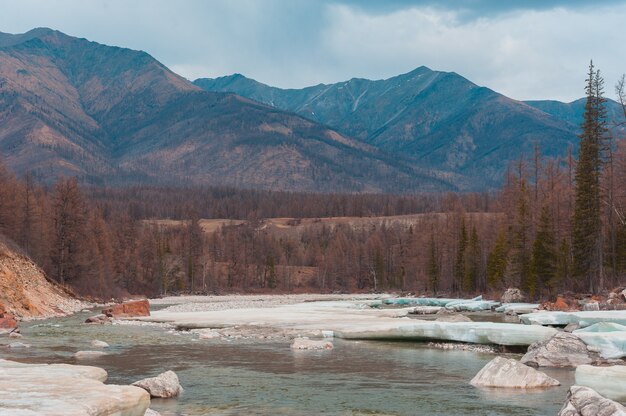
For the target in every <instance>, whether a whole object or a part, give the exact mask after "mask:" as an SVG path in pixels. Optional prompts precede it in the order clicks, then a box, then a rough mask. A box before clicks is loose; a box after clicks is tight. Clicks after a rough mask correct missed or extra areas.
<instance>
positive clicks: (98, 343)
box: [91, 339, 109, 348]
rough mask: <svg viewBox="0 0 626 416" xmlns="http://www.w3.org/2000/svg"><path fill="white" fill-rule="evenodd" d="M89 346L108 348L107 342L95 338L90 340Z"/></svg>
mask: <svg viewBox="0 0 626 416" xmlns="http://www.w3.org/2000/svg"><path fill="white" fill-rule="evenodd" d="M91 346H92V347H95V348H109V344H107V343H106V342H104V341H99V340H97V339H94V340H93V341H91Z"/></svg>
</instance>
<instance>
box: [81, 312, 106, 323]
mask: <svg viewBox="0 0 626 416" xmlns="http://www.w3.org/2000/svg"><path fill="white" fill-rule="evenodd" d="M110 322H111V318H109V317H108V316H106V315H104V314H100V315H95V316H91V317H89V318H87V319H86V320H85V323H86V324H101V325H102V324H107V323H110Z"/></svg>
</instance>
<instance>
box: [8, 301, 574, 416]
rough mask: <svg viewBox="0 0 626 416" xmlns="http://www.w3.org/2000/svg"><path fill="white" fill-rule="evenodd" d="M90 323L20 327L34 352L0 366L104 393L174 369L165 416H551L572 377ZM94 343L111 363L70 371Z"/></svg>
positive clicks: (343, 347) (396, 348)
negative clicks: (494, 378)
mask: <svg viewBox="0 0 626 416" xmlns="http://www.w3.org/2000/svg"><path fill="white" fill-rule="evenodd" d="M90 315H93V313H81V314H77V315H74V316H71V317H66V318H61V319H51V320H47V321H33V322H28V323H23V324H22V333H23V334H24V338H23V339H21V340H20V341H22V342H24V343H29V344H31V345H32V347H31V348H29V349H25V350H8V349H6V348H2V349H1V350H0V351H1V352H0V357H2V358H6V359H13V360H17V361H22V362H55V363H61V362H63V363H70V364H86V365H95V366H99V367H102V368H104V369H106V370H107V372H108V373H109V380H108V382H109V383H111V384H130V383H132V382H133V381H136V380H139V379H142V378H145V377H152V376H155V375H157V374H159V373H161V372H163V371H166V370H173V371H175V372H176V373H177V374H178V377H179V378H180V381H181V384H182V385H183V387H184V388H185V391H184V393H183V395H182V396H180V397H179V398H176V399H167V400H155V399H153V401H152V406H151V407H152V408H153V409H155V410H157V411H159V412H161V413H162V414H163V415H240V414H242V415H295V416H299V415H494V416H495V415H507V416H513V415H555V414H556V413H557V412H558V410H559V409H560V407H561V406H562V404H563V402H564V400H565V396H566V393H567V388H568V387H569V386H570V385H571V384H573V382H574V379H573V375H574V373H573V371H568V370H548V371H546V372H547V373H548V374H549V375H551V376H552V377H555V378H556V379H558V380H559V381H561V383H562V384H563V385H562V386H560V387H555V388H551V389H548V390H538V391H532V390H528V391H502V390H494V389H477V388H474V387H472V386H470V385H469V384H468V382H469V380H471V378H472V377H473V376H474V375H475V374H476V373H477V372H478V371H479V370H480V369H481V368H482V367H483V366H484V365H485V364H486V363H487V362H489V361H490V360H491V359H492V358H493V357H494V355H492V354H485V353H477V352H470V351H457V350H438V349H432V348H428V347H426V346H425V345H423V344H419V343H412V342H374V341H342V340H335V341H334V343H335V348H334V349H333V350H330V351H292V350H291V349H290V348H289V343H287V342H270V341H267V342H259V341H254V342H253V341H246V340H233V341H226V340H194V339H193V336H192V335H190V334H184V333H182V334H181V333H171V332H168V329H165V328H162V327H154V326H129V325H104V326H103V325H86V324H83V323H82V322H83V321H84V320H85V318H86V317H87V316H90ZM94 339H99V340H102V341H106V342H108V343H109V344H110V345H111V348H109V349H107V352H108V353H109V354H108V355H107V356H104V357H102V358H98V359H93V360H90V361H81V362H77V361H76V360H75V359H74V358H73V357H72V355H73V353H75V352H76V351H79V350H90V349H93V348H92V347H91V346H90V342H91V341H92V340H94ZM10 341H14V340H10ZM8 342H9V340H8V339H7V338H6V337H5V338H2V339H0V343H2V344H6V343H8ZM511 357H515V358H519V355H511Z"/></svg>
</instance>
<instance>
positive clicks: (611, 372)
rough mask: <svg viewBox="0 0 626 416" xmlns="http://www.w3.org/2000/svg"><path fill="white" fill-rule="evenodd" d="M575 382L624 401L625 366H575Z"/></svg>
mask: <svg viewBox="0 0 626 416" xmlns="http://www.w3.org/2000/svg"><path fill="white" fill-rule="evenodd" d="M575 377H576V384H578V385H580V386H586V387H590V388H592V389H594V390H595V391H597V392H598V393H600V394H601V395H603V396H605V397H608V398H609V399H612V400H617V401H620V402H626V366H624V365H614V366H612V367H595V366H591V365H581V366H579V367H576V376H575Z"/></svg>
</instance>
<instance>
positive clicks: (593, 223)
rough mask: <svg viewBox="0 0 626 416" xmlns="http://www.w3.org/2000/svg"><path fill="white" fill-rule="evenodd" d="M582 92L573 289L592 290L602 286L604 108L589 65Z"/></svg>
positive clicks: (600, 89)
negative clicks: (582, 116) (601, 211)
mask: <svg viewBox="0 0 626 416" xmlns="http://www.w3.org/2000/svg"><path fill="white" fill-rule="evenodd" d="M586 81H587V86H586V87H585V93H586V95H587V101H586V103H585V114H584V121H583V124H582V133H581V134H580V150H579V154H578V165H577V166H576V175H575V181H576V184H575V203H574V217H573V226H572V251H573V254H574V264H573V269H574V270H573V273H574V276H575V277H576V288H577V289H578V290H584V289H587V290H589V291H591V292H596V291H598V290H599V289H601V288H602V285H603V270H602V263H603V252H602V251H603V247H602V245H603V244H602V221H601V217H600V198H601V193H600V192H601V191H600V179H601V175H602V166H603V163H602V151H603V149H604V146H605V141H606V135H607V128H606V110H605V108H604V103H605V99H604V98H603V97H602V94H603V83H604V81H603V79H602V77H601V76H600V71H598V70H595V68H594V66H593V62H591V63H590V64H589V72H588V74H587V80H586Z"/></svg>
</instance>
